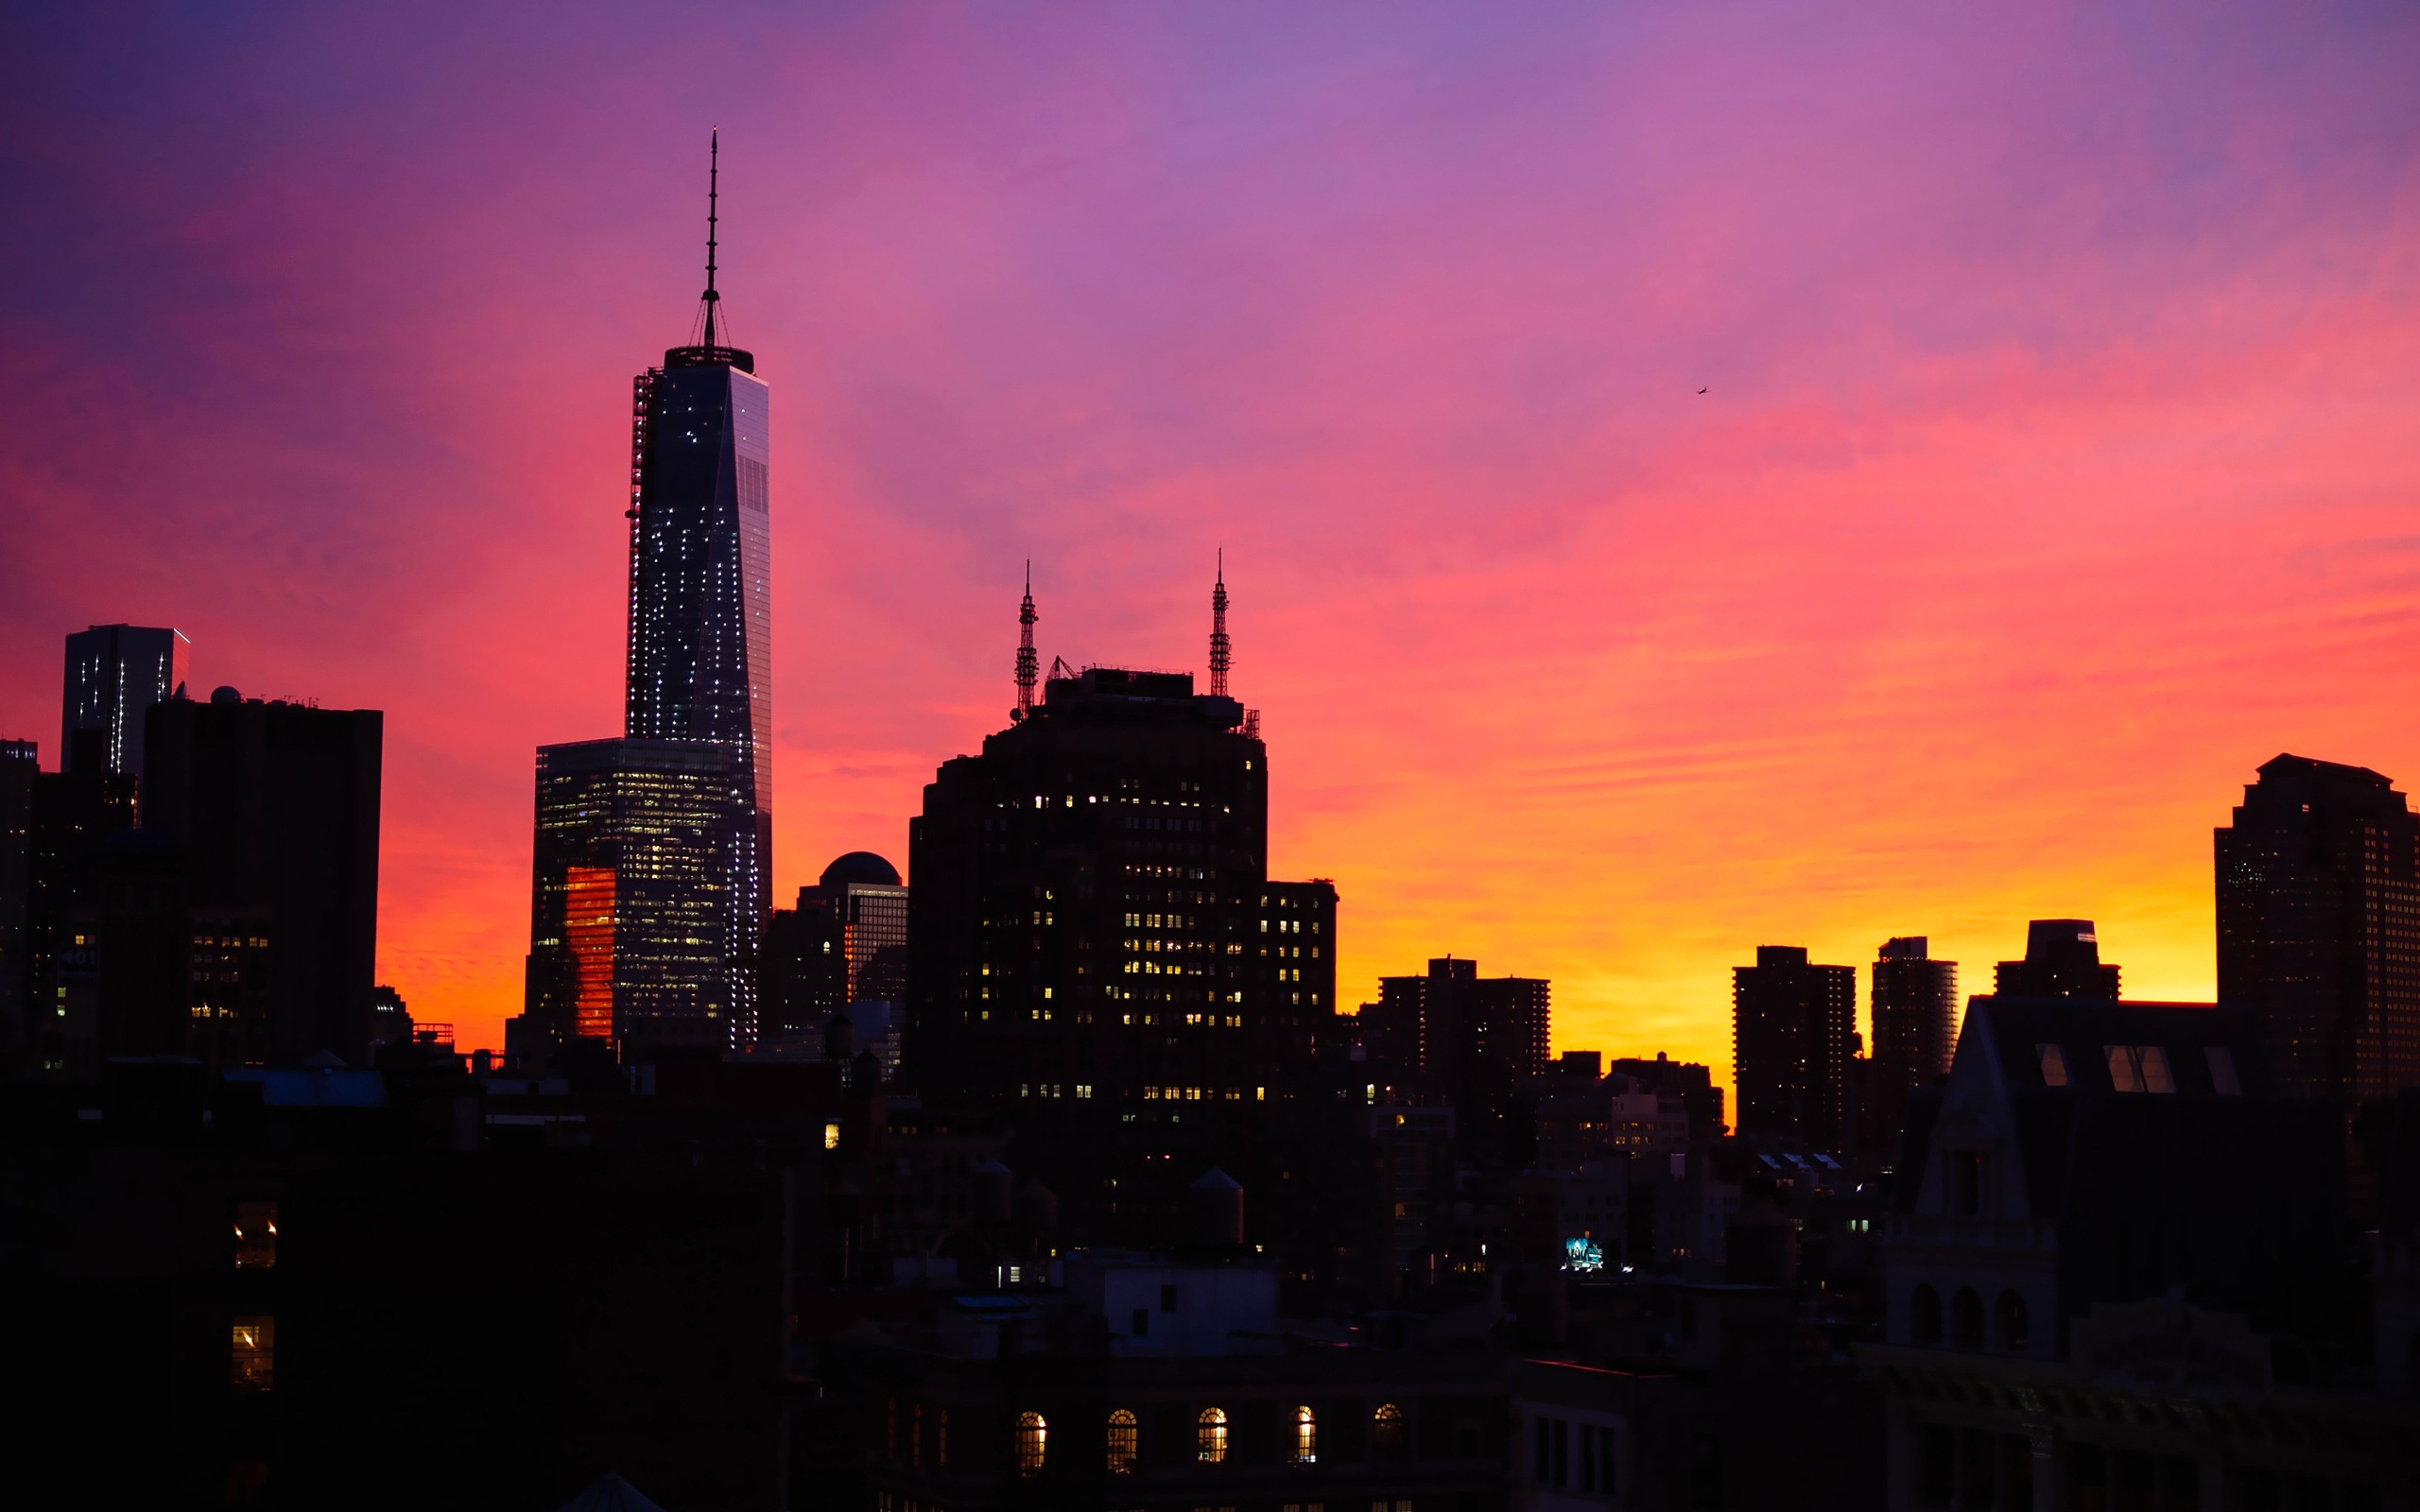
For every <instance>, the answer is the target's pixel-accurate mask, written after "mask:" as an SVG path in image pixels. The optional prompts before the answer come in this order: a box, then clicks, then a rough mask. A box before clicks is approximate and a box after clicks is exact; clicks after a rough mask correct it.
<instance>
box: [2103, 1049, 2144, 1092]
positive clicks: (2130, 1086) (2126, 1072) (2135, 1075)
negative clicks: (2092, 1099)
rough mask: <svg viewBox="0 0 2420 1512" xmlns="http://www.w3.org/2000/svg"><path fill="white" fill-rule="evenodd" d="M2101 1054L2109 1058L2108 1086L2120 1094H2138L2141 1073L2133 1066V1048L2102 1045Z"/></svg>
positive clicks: (2140, 1087) (2140, 1088) (2141, 1077)
mask: <svg viewBox="0 0 2420 1512" xmlns="http://www.w3.org/2000/svg"><path fill="white" fill-rule="evenodd" d="M2101 1053H2102V1054H2104V1055H2106V1056H2107V1057H2109V1081H2110V1085H2112V1086H2114V1087H2116V1088H2117V1089H2118V1091H2121V1092H2138V1091H2142V1090H2143V1076H2142V1073H2141V1072H2140V1071H2139V1070H2137V1069H2136V1067H2135V1049H2134V1046H2132V1045H2103V1046H2102V1047H2101Z"/></svg>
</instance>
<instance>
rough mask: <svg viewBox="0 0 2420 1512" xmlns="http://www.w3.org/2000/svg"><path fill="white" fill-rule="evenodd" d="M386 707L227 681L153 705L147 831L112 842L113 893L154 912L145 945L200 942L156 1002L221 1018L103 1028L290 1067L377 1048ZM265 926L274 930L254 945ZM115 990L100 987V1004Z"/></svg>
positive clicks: (105, 969)
mask: <svg viewBox="0 0 2420 1512" xmlns="http://www.w3.org/2000/svg"><path fill="white" fill-rule="evenodd" d="M385 720H386V716H385V715H384V714H382V713H379V711H377V710H375V709H318V708H312V707H309V706H307V705H304V704H299V703H287V702H285V701H282V700H268V701H264V700H262V699H259V698H251V699H246V698H243V697H241V696H239V695H238V694H237V693H236V691H235V690H234V689H233V688H220V689H218V690H217V691H216V692H215V693H213V694H212V695H211V696H210V701H209V702H208V703H196V702H194V701H193V700H191V699H188V698H172V699H170V700H168V701H167V702H165V703H161V704H155V705H153V706H152V709H151V713H150V719H149V723H148V730H147V740H146V747H145V755H144V773H145V775H144V779H143V796H142V797H143V800H142V804H141V813H142V820H143V834H144V837H145V847H144V848H143V849H139V850H138V849H134V848H132V847H131V846H130V845H129V844H120V845H117V846H113V847H112V850H111V851H110V853H109V856H108V865H107V868H106V869H108V870H109V871H110V872H111V874H112V881H111V883H110V888H111V894H110V896H109V897H108V898H105V899H104V900H103V906H104V908H105V909H109V910H115V911H118V912H120V913H121V914H122V915H125V916H129V917H131V916H137V915H148V917H150V918H152V919H153V920H154V922H153V923H152V925H150V926H149V927H150V928H151V929H152V930H153V931H154V933H152V934H151V935H150V936H148V937H149V938H150V939H151V940H152V941H153V943H152V944H150V945H147V946H144V947H142V949H143V950H145V951H151V950H160V949H180V948H181V949H183V950H187V951H192V952H195V953H197V954H195V955H194V958H193V960H192V962H191V970H190V976H189V980H187V985H188V986H189V988H190V991H189V992H177V993H174V994H172V996H171V998H170V999H169V1000H167V1001H166V1002H165V1003H164V1005H163V1004H162V1003H157V1002H151V1000H150V999H148V998H146V1002H147V1003H149V1004H150V1006H149V1008H148V1010H147V1011H151V1012H165V1013H170V1014H174V1013H176V1012H179V1011H182V1012H183V1013H184V1014H185V1015H186V1016H187V1022H188V1023H189V1024H191V1025H195V1026H198V1027H199V1026H206V1025H221V1026H222V1027H224V1028H225V1029H226V1030H227V1031H228V1033H227V1035H225V1036H223V1037H222V1036H204V1037H203V1038H201V1039H199V1040H194V1039H188V1038H186V1037H183V1036H168V1037H162V1036H157V1035H155V1034H153V1033H151V1032H148V1031H145V1032H141V1033H139V1034H137V1035H136V1036H135V1038H133V1039H126V1038H122V1035H121V1031H119V1030H117V1029H115V1028H111V1029H106V1030H105V1032H104V1035H103V1039H104V1041H105V1043H120V1044H126V1045H129V1046H130V1045H132V1044H134V1043H136V1042H141V1043H146V1044H148V1043H153V1042H155V1041H156V1040H160V1039H163V1038H165V1039H167V1040H173V1041H177V1042H179V1049H180V1050H181V1051H182V1053H187V1054H196V1053H199V1054H201V1055H203V1056H205V1057H210V1058H216V1059H220V1060H227V1059H231V1058H232V1059H233V1060H236V1061H260V1060H268V1061H273V1062H276V1063H280V1064H285V1065H298V1064H300V1063H301V1062H302V1060H304V1059H305V1058H306V1057H310V1056H313V1055H316V1054H318V1053H320V1052H321V1051H326V1052H330V1053H332V1054H334V1055H336V1056H337V1057H341V1058H343V1059H344V1060H346V1061H348V1062H350V1063H352V1064H354V1065H360V1064H363V1063H364V1062H365V1061H366V1060H367V1058H368V1056H369V1052H370V1040H371V1038H372V1032H371V1029H372V1005H371V993H372V988H374V987H375V986H376V980H375V972H376V970H377V949H378V816H379V792H380V783H381V776H382V762H383V746H384V738H385V737H384V730H385ZM169 847H173V848H174V849H175V852H176V854H175V855H174V857H173V858H172V857H171V856H170V854H169V851H167V849H166V848H169ZM172 874H173V875H182V877H183V878H184V879H185V881H184V883H183V885H184V887H185V888H186V889H187V890H186V892H185V894H184V909H183V912H182V915H175V916H174V917H167V916H164V915H162V914H158V913H151V912H150V911H151V910H154V909H159V910H171V911H172V910H173V908H174V904H173V903H172V902H170V901H169V898H168V896H167V893H166V892H165V891H164V889H167V888H169V887H171V886H172V885H174V884H172V882H171V881H170V878H171V876H172ZM142 900H147V901H142ZM163 939H173V940H174V941H175V942H176V943H175V946H174V947H168V946H163V945H160V944H159V943H158V941H160V940H163ZM263 939H266V940H267V942H268V943H267V945H266V946H262V945H259V944H255V943H253V942H254V941H258V940H263ZM101 943H102V951H103V954H102V960H101V966H100V970H101V974H102V978H103V981H104V983H105V984H106V982H107V980H108V978H109V976H110V974H111V973H112V972H113V971H118V970H120V962H121V960H122V959H123V956H122V954H121V953H119V952H118V951H117V950H116V948H115V947H114V946H112V943H111V941H110V940H109V938H108V937H107V934H106V931H105V932H104V936H103V939H102V942H101ZM264 952H265V954H263V953H264ZM129 969H138V970H139V969H140V968H129ZM263 970H266V971H267V974H268V985H267V991H266V995H265V996H264V995H263V993H262V992H261V990H260V980H259V978H260V975H261V972H262V971H263ZM176 974H177V975H178V976H179V977H180V978H181V979H183V978H186V976H187V973H186V972H184V971H178V972H177V973H176ZM117 1001H119V1000H118V999H117V996H116V992H115V990H114V989H113V988H105V990H104V992H103V1004H104V1009H105V1011H107V1009H108V1008H109V1005H112V1003H114V1002H117ZM222 1009H223V1010H224V1022H223V1024H222V1019H221V1010H222ZM198 1015H207V1017H206V1018H205V1017H199V1016H198ZM153 1053H160V1052H156V1051H155V1052H153Z"/></svg>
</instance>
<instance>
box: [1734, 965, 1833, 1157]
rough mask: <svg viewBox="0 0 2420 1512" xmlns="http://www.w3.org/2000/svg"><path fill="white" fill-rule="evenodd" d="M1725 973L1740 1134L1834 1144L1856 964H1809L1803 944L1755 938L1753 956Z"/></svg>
mask: <svg viewBox="0 0 2420 1512" xmlns="http://www.w3.org/2000/svg"><path fill="white" fill-rule="evenodd" d="M1731 975H1732V986H1731V1005H1732V1047H1733V1048H1732V1056H1733V1074H1734V1075H1735V1076H1736V1077H1737V1080H1738V1084H1739V1134H1740V1136H1741V1137H1742V1138H1744V1139H1749V1140H1761V1141H1770V1142H1778V1143H1787V1144H1790V1145H1793V1146H1795V1147H1797V1148H1800V1149H1809V1150H1835V1151H1836V1150H1839V1149H1840V1148H1841V1145H1842V1143H1844V1141H1845V1140H1846V1137H1847V1135H1848V1133H1849V1109H1848V1075H1849V1060H1850V1057H1852V1056H1853V1055H1855V1053H1856V1041H1857V969H1856V968H1855V967H1849V966H1818V965H1812V964H1809V962H1808V961H1807V959H1806V948H1805V947H1804V946H1798V945H1759V946H1757V947H1756V964H1755V965H1754V966H1736V967H1733V968H1732V971H1731Z"/></svg>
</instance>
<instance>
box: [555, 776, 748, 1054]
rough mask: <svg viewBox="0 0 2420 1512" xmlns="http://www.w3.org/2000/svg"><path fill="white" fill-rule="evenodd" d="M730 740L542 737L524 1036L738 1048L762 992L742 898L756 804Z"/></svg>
mask: <svg viewBox="0 0 2420 1512" xmlns="http://www.w3.org/2000/svg"><path fill="white" fill-rule="evenodd" d="M750 791H751V783H750V774H749V772H748V769H747V767H746V765H744V764H743V762H742V761H741V759H740V755H739V752H738V751H737V750H736V749H735V747H731V746H729V745H724V744H719V743H717V742H713V741H691V740H588V741H578V742H574V743H571V744H567V745H561V746H542V747H539V748H538V782H537V824H536V841H535V844H534V846H533V847H532V851H531V862H530V891H529V898H530V904H529V906H530V915H529V958H528V966H527V987H526V994H525V998H524V1004H525V1005H524V1008H523V1021H521V1022H518V1024H517V1032H518V1040H517V1041H516V1044H515V1048H517V1049H520V1050H523V1051H524V1052H526V1053H527V1054H529V1055H531V1056H533V1057H546V1056H549V1055H551V1054H553V1053H554V1052H555V1051H557V1050H559V1049H561V1048H562V1047H563V1046H564V1045H567V1044H570V1043H572V1042H574V1041H577V1040H588V1041H592V1042H596V1043H600V1044H605V1045H615V1046H619V1045H625V1044H628V1043H630V1042H631V1041H633V1040H636V1041H640V1042H645V1043H669V1044H678V1045H689V1046H699V1047H708V1048H714V1049H733V1048H736V1047H737V1046H739V1045H740V1044H742V1043H743V1042H744V1040H742V1038H741V1034H742V1031H741V1026H740V1005H741V1004H742V1003H743V1002H752V1001H753V998H754V993H753V990H752V987H753V984H752V983H748V982H747V981H745V978H746V977H747V975H748V973H749V972H750V971H752V970H753V965H752V958H751V951H752V941H751V938H750V936H752V934H753V932H754V926H755V920H754V919H753V917H752V915H751V914H750V913H749V912H748V911H747V910H746V909H745V907H744V906H743V902H742V900H744V899H745V897H746V896H747V893H746V884H745V882H744V880H743V877H744V873H745V871H746V868H747V867H748V864H749V858H750V854H751V840H752V833H753V824H754V811H753V808H752V803H751V801H750Z"/></svg>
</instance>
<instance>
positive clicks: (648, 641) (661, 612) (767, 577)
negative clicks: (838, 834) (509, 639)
mask: <svg viewBox="0 0 2420 1512" xmlns="http://www.w3.org/2000/svg"><path fill="white" fill-rule="evenodd" d="M717 173H718V169H715V170H710V176H709V180H708V188H707V213H706V290H705V294H704V296H703V307H702V309H701V310H700V316H699V320H700V327H699V339H698V341H697V342H696V344H694V345H691V346H685V347H674V348H672V349H671V350H670V351H668V352H665V354H664V366H663V367H661V368H650V369H648V370H647V371H646V372H644V373H641V374H640V375H639V376H638V378H637V379H636V380H635V382H634V383H633V385H632V396H631V507H630V509H629V511H628V513H629V519H630V522H631V580H630V638H629V648H628V673H627V685H626V710H625V726H624V732H625V733H626V734H627V735H628V736H629V737H630V738H631V739H632V740H646V741H667V740H670V741H704V742H709V743H712V744H714V745H717V746H722V747H728V748H729V749H730V750H731V751H732V752H733V754H734V755H735V757H736V758H737V759H738V762H739V765H740V769H741V771H742V772H743V773H744V774H745V775H746V777H747V779H748V782H747V791H748V801H749V805H750V810H751V813H750V815H749V823H748V824H747V826H746V833H745V835H744V839H745V842H746V851H745V853H744V854H743V855H742V856H741V858H740V865H739V868H738V871H737V873H736V878H737V882H736V885H737V887H738V891H737V892H736V893H735V895H734V896H733V898H732V900H731V902H732V906H733V908H734V910H735V918H736V919H738V920H739V921H740V922H741V924H742V926H743V927H742V929H741V934H742V936H744V938H743V940H742V949H743V950H744V952H745V954H746V955H747V957H749V958H751V959H752V958H753V956H754V954H755V951H756V948H757V940H758V936H759V935H760V934H761V932H762V930H763V927H764V920H765V917H766V914H767V911H768V910H769V908H770V907H771V877H772V851H773V754H772V738H773V704H772V696H773V690H772V582H771V560H770V557H769V552H770V549H771V548H770V545H769V488H768V477H769V473H768V472H767V459H768V456H769V453H768V451H767V430H766V427H767V414H768V394H769V390H768V389H767V388H766V387H765V382H764V380H763V379H761V378H758V377H757V376H756V375H755V374H756V359H755V357H754V356H753V355H752V354H751V353H749V352H743V351H741V350H740V349H739V348H736V347H733V346H728V345H724V344H723V343H722V342H721V340H720V339H719V337H720V334H721V333H720V331H719V328H718V326H717V321H718V319H719V318H720V315H721V296H720V295H719V294H718V293H717V291H716V289H715V255H716V239H715V238H716V224H717V186H718V185H717V179H716V177H715V176H714V175H715V174H717ZM717 885H719V884H717ZM740 980H742V982H743V987H744V990H743V991H742V993H741V994H740V1000H739V1001H737V1002H735V1004H734V1005H732V1007H733V1012H734V1013H735V1015H736V1020H735V1022H737V1023H738V1025H739V1033H740V1038H741V1041H742V1042H743V1043H744V1042H746V1040H750V1039H752V1038H753V1037H754V1034H755V1027H756V1026H755V987H754V984H753V980H752V977H751V978H742V979H740Z"/></svg>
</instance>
